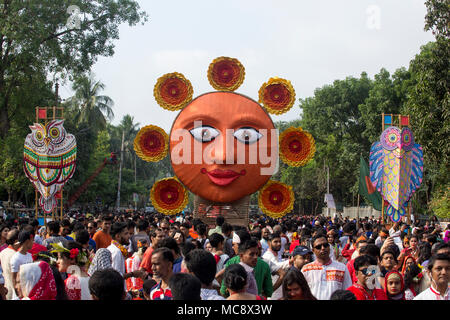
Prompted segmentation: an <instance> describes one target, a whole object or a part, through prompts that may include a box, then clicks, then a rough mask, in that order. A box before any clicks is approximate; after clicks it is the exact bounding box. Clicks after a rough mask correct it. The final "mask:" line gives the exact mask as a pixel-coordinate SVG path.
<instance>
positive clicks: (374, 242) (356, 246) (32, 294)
mask: <svg viewBox="0 0 450 320" xmlns="http://www.w3.org/2000/svg"><path fill="white" fill-rule="evenodd" d="M449 238H450V225H448V226H447V228H446V230H441V228H440V225H439V224H438V223H434V222H430V221H426V222H420V221H416V222H415V223H414V224H412V225H407V224H406V223H403V222H397V223H386V224H385V223H382V222H381V220H380V219H375V218H374V217H372V218H363V219H359V220H358V221H356V220H355V219H353V220H352V219H349V218H342V217H341V216H336V217H333V218H332V217H324V216H298V215H288V216H285V217H282V218H279V219H273V218H270V217H267V216H262V215H251V216H250V220H249V224H248V225H247V226H236V225H230V224H229V223H228V222H227V221H226V219H225V218H224V217H222V216H218V217H216V219H215V225H213V226H208V225H206V224H205V223H203V222H202V221H201V220H200V219H197V218H194V217H193V215H192V214H190V213H184V212H183V213H182V214H181V213H180V214H178V215H176V216H170V217H169V216H164V215H162V214H158V213H143V212H131V213H114V214H113V213H107V212H104V213H101V214H98V215H91V214H89V215H85V214H78V213H77V214H76V215H75V214H66V215H65V216H64V219H62V220H54V221H48V222H47V223H46V224H45V226H41V225H39V222H38V220H37V219H35V218H34V217H33V216H30V217H28V218H27V217H25V218H20V219H14V218H8V219H2V218H0V299H2V300H109V301H111V300H449V299H450V292H449V277H450V244H449Z"/></svg>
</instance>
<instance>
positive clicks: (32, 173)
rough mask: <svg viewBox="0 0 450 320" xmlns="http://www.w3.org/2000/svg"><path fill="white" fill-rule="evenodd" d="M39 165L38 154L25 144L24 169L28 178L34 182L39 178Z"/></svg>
mask: <svg viewBox="0 0 450 320" xmlns="http://www.w3.org/2000/svg"><path fill="white" fill-rule="evenodd" d="M37 167H38V155H37V154H36V153H34V151H33V150H31V149H30V148H28V147H27V146H26V145H25V147H24V149H23V170H24V171H25V175H26V176H27V177H28V179H29V180H30V181H31V182H33V183H34V182H36V181H37V180H38V176H37Z"/></svg>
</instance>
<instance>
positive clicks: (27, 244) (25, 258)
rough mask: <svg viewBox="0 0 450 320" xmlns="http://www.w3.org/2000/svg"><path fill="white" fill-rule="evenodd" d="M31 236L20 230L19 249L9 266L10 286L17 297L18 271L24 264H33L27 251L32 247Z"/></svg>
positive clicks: (28, 232) (29, 233)
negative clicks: (11, 285)
mask: <svg viewBox="0 0 450 320" xmlns="http://www.w3.org/2000/svg"><path fill="white" fill-rule="evenodd" d="M33 236H34V234H33V233H31V232H30V231H26V230H22V231H20V232H19V236H18V238H17V241H18V242H19V249H18V250H17V252H16V253H14V255H13V256H12V257H11V261H10V262H9V263H10V266H11V275H12V284H13V286H14V290H15V294H16V296H17V297H19V298H21V297H20V296H19V290H18V284H19V279H18V274H19V270H20V266H21V265H23V264H26V263H32V262H33V256H32V255H31V253H29V252H28V251H29V250H31V248H32V247H33V242H34V240H33Z"/></svg>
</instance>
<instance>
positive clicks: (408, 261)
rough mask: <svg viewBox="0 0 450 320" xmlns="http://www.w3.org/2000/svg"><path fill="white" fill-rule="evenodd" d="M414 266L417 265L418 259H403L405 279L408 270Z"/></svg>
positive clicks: (409, 257) (408, 257)
mask: <svg viewBox="0 0 450 320" xmlns="http://www.w3.org/2000/svg"><path fill="white" fill-rule="evenodd" d="M413 264H416V259H414V257H413V256H407V257H405V258H404V259H403V266H402V270H401V273H402V276H403V277H404V276H405V271H406V268H408V267H409V266H411V265H413Z"/></svg>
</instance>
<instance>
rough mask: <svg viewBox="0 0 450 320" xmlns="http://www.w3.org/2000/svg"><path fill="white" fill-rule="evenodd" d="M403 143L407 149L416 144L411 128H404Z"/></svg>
mask: <svg viewBox="0 0 450 320" xmlns="http://www.w3.org/2000/svg"><path fill="white" fill-rule="evenodd" d="M402 145H403V148H404V149H405V150H407V151H408V150H410V149H411V148H412V147H413V145H414V136H413V134H412V131H411V130H410V129H409V128H407V127H406V128H403V130H402Z"/></svg>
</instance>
